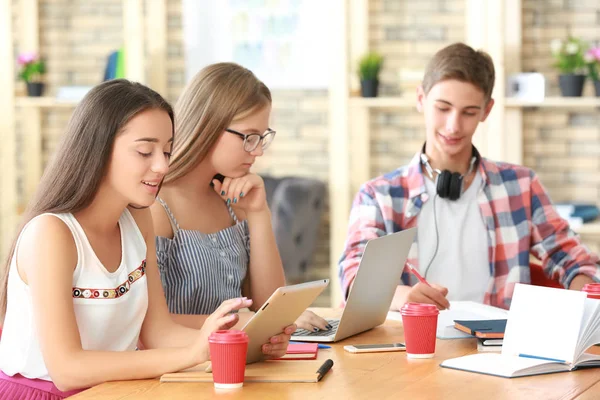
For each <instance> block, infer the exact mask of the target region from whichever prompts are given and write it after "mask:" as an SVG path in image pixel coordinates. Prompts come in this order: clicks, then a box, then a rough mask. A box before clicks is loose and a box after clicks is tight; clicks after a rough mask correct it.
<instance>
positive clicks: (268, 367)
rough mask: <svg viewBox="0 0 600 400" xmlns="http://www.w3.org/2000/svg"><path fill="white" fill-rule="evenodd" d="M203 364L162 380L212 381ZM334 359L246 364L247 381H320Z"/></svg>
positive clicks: (165, 376) (161, 379)
mask: <svg viewBox="0 0 600 400" xmlns="http://www.w3.org/2000/svg"><path fill="white" fill-rule="evenodd" d="M207 364H208V363H205V364H201V365H199V366H197V367H195V368H194V371H190V370H188V371H183V372H175V373H172V374H164V375H163V376H161V377H160V381H161V382H212V381H213V376H212V373H210V372H205V368H206V365H207ZM332 365H333V361H331V360H325V361H321V360H319V361H297V362H287V361H277V360H272V361H263V362H258V363H254V364H248V365H246V374H245V377H244V381H245V382H318V381H319V380H320V379H321V378H322V376H323V375H325V374H326V373H327V371H329V369H330V368H331V366H332ZM319 371H320V372H319Z"/></svg>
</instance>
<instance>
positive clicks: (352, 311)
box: [292, 228, 417, 342]
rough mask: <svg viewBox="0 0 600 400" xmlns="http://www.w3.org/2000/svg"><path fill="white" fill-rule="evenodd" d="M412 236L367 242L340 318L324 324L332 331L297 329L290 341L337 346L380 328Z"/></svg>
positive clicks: (412, 231)
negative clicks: (343, 340) (340, 341)
mask: <svg viewBox="0 0 600 400" xmlns="http://www.w3.org/2000/svg"><path fill="white" fill-rule="evenodd" d="M416 232H417V228H410V229H405V230H403V231H400V232H396V233H392V234H389V235H386V236H381V237H378V238H376V239H372V240H369V241H368V242H367V245H366V246H365V249H364V252H363V256H362V259H361V260H360V265H359V267H358V271H357V273H356V277H355V278H354V285H353V286H352V289H351V290H350V294H349V295H348V301H347V302H346V307H345V308H344V312H343V313H342V317H341V318H340V319H339V320H335V319H333V320H328V322H329V324H330V325H331V326H332V328H331V329H330V330H327V331H318V332H312V331H307V330H306V329H298V330H296V332H294V334H293V335H292V340H299V341H303V342H337V341H339V340H342V339H345V338H347V337H349V336H352V335H356V334H358V333H361V332H364V331H367V330H369V329H372V328H375V327H376V326H378V325H381V324H383V323H384V322H385V319H386V317H387V313H388V311H389V309H390V305H391V304H392V299H393V298H394V293H395V292H396V287H397V286H398V285H399V284H400V278H401V276H402V270H403V269H404V263H405V262H406V259H407V257H408V252H409V250H410V247H411V246H412V244H413V240H414V238H415V234H416Z"/></svg>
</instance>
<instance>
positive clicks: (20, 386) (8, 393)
mask: <svg viewBox="0 0 600 400" xmlns="http://www.w3.org/2000/svg"><path fill="white" fill-rule="evenodd" d="M84 390H85V389H77V390H70V391H68V392H62V391H60V390H58V389H57V388H56V386H54V383H52V382H50V381H45V380H42V379H29V378H25V377H24V376H21V375H19V374H16V375H15V376H8V375H6V374H5V373H4V372H2V371H0V399H19V400H62V399H64V398H65V397H69V396H74V395H76V394H77V393H79V392H83V391H84Z"/></svg>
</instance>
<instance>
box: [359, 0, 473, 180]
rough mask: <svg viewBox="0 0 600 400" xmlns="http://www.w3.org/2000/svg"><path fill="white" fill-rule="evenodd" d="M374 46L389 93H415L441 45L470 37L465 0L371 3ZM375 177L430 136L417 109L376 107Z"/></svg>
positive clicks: (373, 136)
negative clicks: (427, 135) (466, 32)
mask: <svg viewBox="0 0 600 400" xmlns="http://www.w3.org/2000/svg"><path fill="white" fill-rule="evenodd" d="M369 6H370V10H369V18H370V37H369V43H370V47H371V48H373V49H374V50H376V51H379V52H380V53H382V54H383V55H384V57H385V61H384V67H383V71H382V74H381V80H383V81H384V82H385V83H384V85H383V87H382V91H383V94H384V95H402V96H414V93H415V88H416V87H417V85H419V83H420V81H421V79H422V77H423V70H424V69H425V65H426V64H427V62H428V61H429V59H430V58H431V56H432V55H433V54H434V53H435V52H436V51H437V50H439V49H440V48H442V47H444V46H446V45H448V44H451V43H454V42H457V41H463V40H464V37H465V29H464V24H465V9H464V7H465V2H464V0H410V1H395V0H376V1H371V2H369ZM371 116H372V119H371V121H372V134H371V149H372V159H371V160H372V161H371V176H373V177H374V176H377V175H380V174H382V173H384V172H388V171H391V170H393V169H395V168H398V167H399V166H401V165H403V164H406V163H407V162H408V161H410V159H411V157H412V156H413V155H414V153H415V152H416V151H418V150H419V149H420V147H421V145H422V144H423V141H424V140H425V132H424V128H423V116H422V115H421V114H419V113H418V112H417V111H416V108H415V109H413V110H409V109H402V110H397V109H396V110H386V111H378V112H373V113H372V114H371Z"/></svg>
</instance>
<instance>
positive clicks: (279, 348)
mask: <svg viewBox="0 0 600 400" xmlns="http://www.w3.org/2000/svg"><path fill="white" fill-rule="evenodd" d="M294 332H296V325H295V324H292V325H290V326H288V327H286V328H285V329H284V330H283V332H282V333H280V334H279V335H275V336H272V337H271V339H270V340H269V343H266V344H263V346H262V352H263V354H265V355H267V356H268V357H267V358H281V357H283V356H284V355H285V353H286V352H287V347H288V345H289V344H290V338H291V337H292V333H294Z"/></svg>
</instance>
